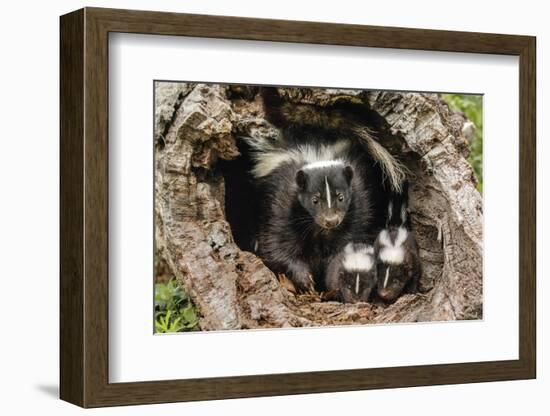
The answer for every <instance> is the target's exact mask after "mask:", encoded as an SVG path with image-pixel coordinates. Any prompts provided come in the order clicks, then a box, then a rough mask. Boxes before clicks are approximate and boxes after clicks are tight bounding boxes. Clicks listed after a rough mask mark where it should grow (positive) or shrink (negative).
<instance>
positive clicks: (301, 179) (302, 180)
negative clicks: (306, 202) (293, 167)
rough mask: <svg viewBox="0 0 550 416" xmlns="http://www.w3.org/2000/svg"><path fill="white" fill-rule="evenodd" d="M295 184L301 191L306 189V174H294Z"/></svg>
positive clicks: (301, 172) (302, 172) (300, 172)
mask: <svg viewBox="0 0 550 416" xmlns="http://www.w3.org/2000/svg"><path fill="white" fill-rule="evenodd" d="M296 184H297V185H298V188H300V189H301V190H304V189H306V186H307V174H306V173H305V172H304V171H303V170H301V169H300V170H299V171H298V172H296Z"/></svg>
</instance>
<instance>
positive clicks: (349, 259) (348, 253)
mask: <svg viewBox="0 0 550 416" xmlns="http://www.w3.org/2000/svg"><path fill="white" fill-rule="evenodd" d="M373 255H374V249H373V247H372V246H369V245H367V244H355V245H354V244H353V243H348V244H347V245H346V247H345V248H344V260H343V262H342V263H343V265H344V269H346V270H347V271H351V270H356V271H357V270H358V271H364V272H368V271H369V270H370V269H372V266H373V264H374V259H373Z"/></svg>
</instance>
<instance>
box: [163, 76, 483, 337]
mask: <svg viewBox="0 0 550 416" xmlns="http://www.w3.org/2000/svg"><path fill="white" fill-rule="evenodd" d="M155 87H156V88H155V109H156V111H155V143H156V152H155V166H156V169H155V243H156V249H157V255H159V256H161V257H162V258H163V260H164V261H165V263H166V265H167V267H168V268H169V269H170V271H171V273H172V275H173V276H174V277H175V278H176V279H177V280H178V282H179V283H180V284H181V285H182V286H183V287H184V288H185V289H186V291H187V292H188V293H189V295H190V296H191V298H192V300H193V302H194V303H195V305H196V306H197V308H198V311H199V313H200V327H201V329H202V330H222V329H243V328H270V327H289V326H291V327H302V326H320V325H340V324H363V323H390V322H419V321H441V320H463V319H480V318H481V317H482V254H483V252H482V250H483V248H482V215H483V213H482V199H481V195H480V194H479V192H478V191H477V189H476V179H475V176H474V174H473V170H472V168H471V166H470V165H469V164H468V162H467V161H466V159H465V157H466V156H467V153H468V143H467V140H466V139H465V137H464V136H463V133H462V127H463V125H464V122H465V120H464V118H463V117H462V116H461V115H458V114H455V113H453V112H452V111H450V110H449V108H448V106H447V105H446V104H445V103H444V102H443V101H442V100H441V98H440V97H439V96H438V95H437V94H424V93H400V92H379V91H361V90H338V89H312V88H288V89H285V88H279V89H278V92H279V95H280V96H281V97H282V98H283V99H284V100H286V101H287V102H288V103H295V104H311V105H316V106H320V107H327V108H330V106H332V105H333V104H335V103H349V104H350V105H354V106H359V107H361V108H362V109H363V110H364V111H365V114H368V117H366V118H365V127H368V128H369V129H370V131H372V132H373V135H374V136H375V138H376V140H378V142H379V143H380V144H382V145H383V146H385V147H386V148H387V149H388V150H389V151H390V152H391V153H392V154H393V155H395V156H396V157H398V158H399V160H401V161H402V162H403V163H404V164H405V165H406V167H407V168H408V170H409V175H410V182H411V187H410V204H411V206H410V213H411V220H412V224H413V227H414V229H415V232H416V235H417V239H418V244H419V247H420V257H421V260H422V264H423V269H424V273H423V277H422V279H421V281H420V286H421V288H422V292H423V293H417V294H405V295H403V296H401V297H400V298H399V299H398V300H397V301H396V302H395V303H393V304H391V305H386V304H383V303H379V302H374V303H357V304H341V303H338V302H332V301H323V300H322V299H321V298H320V297H319V296H317V295H295V294H294V293H293V291H292V290H291V288H289V287H288V285H287V284H285V280H284V279H283V280H282V281H281V280H280V279H279V277H278V276H275V275H274V274H273V273H272V272H271V271H270V270H269V269H268V268H267V267H266V266H265V265H264V264H263V263H262V261H261V259H259V258H258V257H257V256H256V255H255V254H253V253H252V252H249V251H244V250H241V249H240V248H239V247H238V246H237V244H236V243H235V239H234V236H233V233H232V228H231V225H230V223H229V222H228V220H227V218H226V213H225V192H226V189H225V181H224V177H223V174H222V173H221V172H220V169H219V168H218V165H219V164H220V162H221V161H236V160H238V158H239V157H240V153H239V147H238V140H239V137H241V136H243V135H248V136H253V137H255V138H257V139H258V140H271V139H273V137H275V136H276V135H277V131H276V129H275V128H274V127H273V126H272V125H271V124H270V123H269V122H268V121H267V120H266V118H265V114H264V110H263V103H262V98H261V95H260V94H259V93H258V89H257V88H255V87H246V86H233V85H217V84H192V83H167V82H159V83H157V84H156V86H155ZM253 197H254V196H253V195H250V198H253ZM247 202H248V201H247V200H243V201H242V203H243V204H246V203H247Z"/></svg>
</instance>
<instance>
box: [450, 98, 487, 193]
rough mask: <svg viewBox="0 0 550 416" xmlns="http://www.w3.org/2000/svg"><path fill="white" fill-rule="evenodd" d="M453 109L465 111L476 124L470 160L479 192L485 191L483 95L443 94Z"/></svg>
mask: <svg viewBox="0 0 550 416" xmlns="http://www.w3.org/2000/svg"><path fill="white" fill-rule="evenodd" d="M442 97H443V99H444V100H445V101H446V102H447V104H449V107H451V109H452V110H454V111H458V112H461V113H463V114H464V115H465V116H466V117H467V118H468V120H470V121H471V122H472V123H474V125H475V126H476V131H475V135H474V137H473V139H472V141H471V143H470V156H469V157H468V161H469V162H470V164H471V165H472V168H473V169H474V172H475V174H476V177H477V181H478V187H477V188H478V190H479V192H482V191H483V96H481V95H465V94H442Z"/></svg>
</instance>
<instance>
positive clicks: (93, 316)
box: [60, 8, 536, 407]
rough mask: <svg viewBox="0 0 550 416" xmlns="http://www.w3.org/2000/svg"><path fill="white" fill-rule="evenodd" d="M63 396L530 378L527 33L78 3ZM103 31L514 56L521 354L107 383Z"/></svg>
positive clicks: (530, 86)
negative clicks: (516, 58)
mask: <svg viewBox="0 0 550 416" xmlns="http://www.w3.org/2000/svg"><path fill="white" fill-rule="evenodd" d="M60 29H61V44H60V48H61V50H60V57H61V61H60V64H61V74H60V84H61V91H60V107H61V108H60V111H61V120H60V130H61V154H60V160H61V167H60V169H61V178H60V187H61V195H60V205H61V212H60V223H61V228H60V233H61V242H60V262H61V267H60V278H61V283H60V296H61V304H60V344H61V347H60V359H61V368H60V372H61V374H60V379H61V385H60V396H61V398H62V399H63V400H66V401H68V402H71V403H74V404H77V405H79V406H83V407H99V406H115V405H129V404H145V403H162V402H176V401H191V400H211V399H225V398H236V397H255V396H269V395H285V394H302V393H320V392H336V391H351V390H363V389H374V388H396V387H408V386H423V385H439V384H453V383H473V382H486V381H498V380H517V379H528V378H535V377H536V332H535V331H536V327H535V323H536V321H535V320H536V316H535V311H536V304H535V301H536V296H535V293H536V288H535V281H536V278H535V264H536V259H535V248H536V208H535V202H536V190H535V188H536V178H535V156H536V149H535V125H536V119H535V117H536V114H535V110H536V109H535V105H536V96H535V94H536V91H535V82H536V80H535V74H536V72H535V62H536V57H535V53H536V47H535V45H536V43H535V38H534V37H529V36H515V35H514V36H512V35H500V34H486V33H469V32H451V31H435V30H421V29H402V28H390V27H376V26H360V25H342V24H327V23H314V22H296V21H283V20H266V19H250V18H240V17H225V16H205V15H190V14H176V13H161V12H147V11H131V10H115V9H98V8H85V9H81V10H78V11H75V12H72V13H70V14H67V15H65V16H62V17H61V22H60ZM109 32H124V33H142V34H151V35H176V36H194V37H206V38H226V39H246V40H263V41H280V42H299V43H313V44H330V45H347V46H368V47H383V48H399V49H418V50H430V51H449V52H470V53H486V54H503V55H516V56H519V65H520V102H519V109H518V111H519V114H520V130H519V135H520V142H519V156H520V185H519V195H520V215H519V218H520V220H519V222H520V223H519V227H520V253H519V256H520V264H519V270H518V275H519V311H520V312H519V359H518V360H509V361H492V362H472V363H461V364H444V365H421V366H407V367H391V368H370V369H356V370H339V371H323V372H307V373H289V374H266V375H255V376H239V377H219V378H203V379H187V380H185V379H183V380H169V381H147V382H136V383H109V380H108V373H109V372H108V359H109V358H108V357H109V354H108V353H109V351H108V279H109V276H108V221H109V215H108V183H109V181H108V140H109V138H108V73H109V71H108V34H109Z"/></svg>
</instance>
